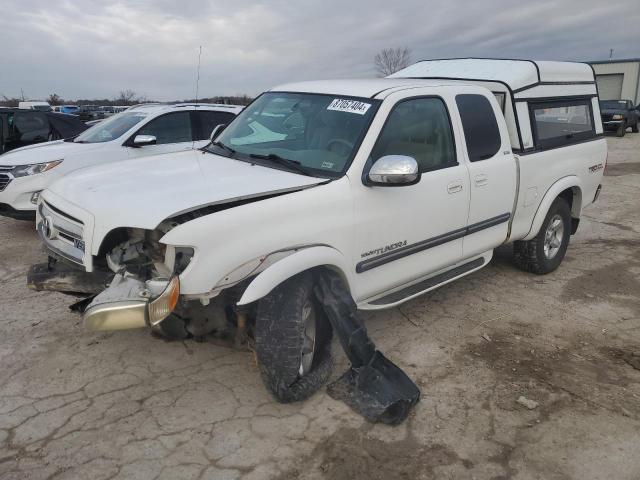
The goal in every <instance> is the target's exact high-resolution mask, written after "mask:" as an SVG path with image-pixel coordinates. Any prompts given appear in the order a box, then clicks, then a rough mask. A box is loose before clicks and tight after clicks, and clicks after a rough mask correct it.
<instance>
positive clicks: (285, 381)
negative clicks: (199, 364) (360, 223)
mask: <svg viewBox="0 0 640 480" xmlns="http://www.w3.org/2000/svg"><path fill="white" fill-rule="evenodd" d="M305 319H306V320H305ZM312 324H313V325H314V327H315V342H314V343H313V347H310V346H309V343H310V342H308V341H307V342H305V337H306V336H309V337H310V336H312V332H311V329H312V328H311V327H310V325H312ZM255 337H256V354H257V358H258V365H259V367H260V373H261V376H262V380H263V382H264V384H265V386H266V387H267V389H268V390H269V391H270V392H271V393H272V394H273V396H274V397H275V398H276V399H277V400H278V401H280V402H283V403H288V402H295V401H299V400H304V399H305V398H308V397H309V396H311V395H312V394H313V393H315V392H316V391H317V390H318V389H319V388H320V387H321V386H322V385H324V383H325V382H326V381H327V380H328V378H329V375H330V374H331V366H332V360H331V326H330V324H329V321H328V320H327V318H326V317H325V316H324V313H323V312H322V308H321V306H320V305H318V304H317V301H316V299H315V296H314V294H313V275H312V274H311V272H304V273H301V274H299V275H296V276H295V277H293V278H290V279H289V280H287V281H285V282H284V283H282V284H281V285H279V286H277V287H276V288H275V289H274V290H273V291H271V293H269V294H268V295H267V296H266V297H264V298H262V299H261V300H260V301H259V302H258V311H257V316H256V329H255ZM305 344H306V345H305ZM305 346H306V348H305V350H303V347H305ZM304 351H307V352H309V351H312V353H311V354H309V353H307V354H306V355H305V356H303V353H304Z"/></svg>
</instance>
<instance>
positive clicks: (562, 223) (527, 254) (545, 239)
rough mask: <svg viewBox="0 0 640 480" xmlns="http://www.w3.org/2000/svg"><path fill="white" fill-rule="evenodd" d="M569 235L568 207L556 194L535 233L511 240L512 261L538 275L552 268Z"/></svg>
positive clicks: (562, 253) (564, 247) (559, 260)
mask: <svg viewBox="0 0 640 480" xmlns="http://www.w3.org/2000/svg"><path fill="white" fill-rule="evenodd" d="M570 236H571V210H570V209H569V204H568V203H567V201H566V200H565V199H564V198H560V197H558V198H556V199H555V201H554V202H553V203H552V204H551V208H549V211H548V212H547V216H546V217H545V219H544V222H542V226H541V227H540V231H539V232H538V234H537V235H536V236H535V237H534V238H532V239H531V240H527V241H516V242H514V244H513V257H514V261H515V264H516V265H517V267H518V268H520V269H521V270H524V271H525V272H531V273H535V274H538V275H544V274H546V273H550V272H553V271H554V270H555V269H556V268H558V266H559V265H560V263H562V259H563V258H564V255H565V253H567V247H568V245H569V238H570Z"/></svg>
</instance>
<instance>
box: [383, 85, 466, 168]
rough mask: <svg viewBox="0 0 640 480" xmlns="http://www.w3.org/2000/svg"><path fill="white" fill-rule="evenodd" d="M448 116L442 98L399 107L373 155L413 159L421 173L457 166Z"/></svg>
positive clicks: (412, 102) (418, 101)
mask: <svg viewBox="0 0 640 480" xmlns="http://www.w3.org/2000/svg"><path fill="white" fill-rule="evenodd" d="M454 145H455V144H454V141H453V132H452V131H451V123H450V121H449V114H448V112H447V108H446V107H445V105H444V102H443V101H442V100H441V99H440V98H433V97H430V98H413V99H410V100H404V101H402V102H400V103H398V105H396V106H395V107H394V108H393V110H392V111H391V113H390V114H389V118H388V119H387V122H386V124H385V126H384V128H383V129H382V132H381V133H380V136H379V137H378V140H377V141H376V144H375V146H374V147H373V150H372V152H371V158H372V160H373V161H376V160H378V159H379V158H381V157H384V156H386V155H406V156H409V157H413V158H414V159H415V160H416V161H417V162H418V166H419V168H420V172H428V171H430V170H437V169H439V168H444V167H448V166H451V165H456V154H455V146H454Z"/></svg>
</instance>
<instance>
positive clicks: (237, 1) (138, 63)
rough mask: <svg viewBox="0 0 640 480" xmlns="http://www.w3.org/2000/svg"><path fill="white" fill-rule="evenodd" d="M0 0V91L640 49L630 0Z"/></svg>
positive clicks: (601, 55)
mask: <svg viewBox="0 0 640 480" xmlns="http://www.w3.org/2000/svg"><path fill="white" fill-rule="evenodd" d="M521 3H523V2H519V1H516V2H510V1H504V0H481V1H477V0H464V1H452V0H449V1H447V2H431V1H429V0H426V1H425V0H396V1H388V0H387V1H379V0H351V1H349V0H254V1H250V0H211V1H203V0H183V1H179V2H176V1H175V0H132V1H122V2H115V1H111V0H99V1H94V0H81V1H80V0H66V1H58V0H56V1H51V0H1V5H0V45H1V47H0V95H3V94H4V95H7V96H9V97H13V96H19V95H20V89H21V88H22V89H24V93H25V96H26V97H29V98H31V99H38V98H44V97H46V96H47V95H49V94H50V93H53V92H56V93H58V94H59V95H60V96H62V97H63V98H69V99H76V98H104V97H106V98H113V97H115V96H116V95H117V94H118V92H119V91H120V90H122V89H127V88H128V89H132V90H135V91H136V92H137V93H139V94H143V95H146V96H147V97H148V98H150V99H157V100H173V99H183V98H190V97H193V96H194V93H195V77H196V65H197V58H198V47H199V46H200V45H202V47H203V53H202V69H201V75H200V94H201V95H200V96H213V95H233V94H240V93H247V94H249V95H255V94H257V93H259V92H261V91H263V90H265V89H268V88H270V87H272V86H274V85H277V84H279V83H285V82H290V81H298V80H308V79H321V78H349V77H371V76H374V75H375V72H374V70H373V66H372V64H373V56H374V55H375V53H376V52H377V51H379V50H380V49H382V48H385V47H395V46H408V47H409V48H410V49H411V50H412V58H413V60H420V59H424V58H438V57H452V56H488V57H505V58H507V57H511V58H533V59H540V60H592V59H606V58H608V56H609V49H610V48H614V49H615V51H614V58H628V57H640V3H639V1H638V0H616V1H614V2H607V1H602V0H593V1H592V0H556V1H544V0H542V1H540V0H536V1H532V2H527V3H526V4H523V5H521Z"/></svg>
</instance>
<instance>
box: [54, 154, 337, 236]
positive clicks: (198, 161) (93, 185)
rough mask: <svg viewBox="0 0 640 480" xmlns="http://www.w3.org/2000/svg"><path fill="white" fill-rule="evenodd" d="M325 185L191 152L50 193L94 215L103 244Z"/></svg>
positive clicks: (84, 177)
mask: <svg viewBox="0 0 640 480" xmlns="http://www.w3.org/2000/svg"><path fill="white" fill-rule="evenodd" d="M324 181H325V179H322V178H314V177H307V176H304V175H298V174H295V173H290V172H286V171H282V170H276V169H273V168H268V167H261V166H259V165H254V166H252V165H251V164H249V163H246V162H242V161H239V160H233V159H230V158H225V157H221V156H218V155H214V154H211V153H204V152H201V151H198V150H191V151H188V152H181V153H175V154H166V155H156V156H151V157H145V158H143V159H137V160H124V161H121V162H115V163H111V164H108V165H100V166H95V167H90V168H85V169H82V170H77V171H75V172H73V173H71V174H69V175H66V176H64V177H62V178H61V179H60V180H58V181H56V182H54V183H52V184H51V186H50V187H49V190H50V191H52V192H53V193H55V194H57V195H59V196H60V197H62V198H64V199H65V200H67V201H70V202H72V203H74V204H75V205H76V206H78V207H80V208H82V209H84V210H86V211H88V212H89V213H91V214H92V215H93V216H94V219H95V231H94V234H95V238H99V237H100V236H101V234H106V233H107V232H108V231H110V230H111V229H113V228H117V227H138V228H146V229H153V228H155V227H156V226H157V225H158V224H159V223H160V222H161V221H162V220H164V219H166V218H167V217H171V216H173V215H176V214H178V213H183V212H186V211H189V210H193V209H195V208H197V207H201V206H205V205H211V204H215V203H221V202H225V201H228V200H232V199H242V198H247V197H253V196H258V195H262V194H266V193H270V192H280V191H286V190H289V189H295V188H299V187H305V186H310V185H315V184H318V183H321V182H324Z"/></svg>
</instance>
